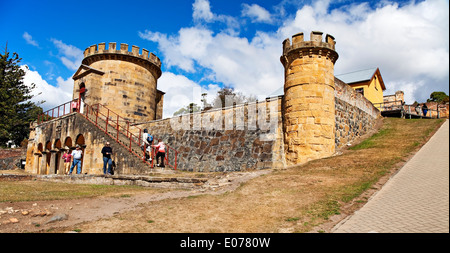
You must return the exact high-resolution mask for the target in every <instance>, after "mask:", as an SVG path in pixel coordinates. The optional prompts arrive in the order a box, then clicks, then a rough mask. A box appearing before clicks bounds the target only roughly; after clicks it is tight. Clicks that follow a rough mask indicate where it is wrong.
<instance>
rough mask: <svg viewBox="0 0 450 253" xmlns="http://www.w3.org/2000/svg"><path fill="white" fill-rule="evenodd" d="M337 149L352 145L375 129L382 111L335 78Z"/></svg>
mask: <svg viewBox="0 0 450 253" xmlns="http://www.w3.org/2000/svg"><path fill="white" fill-rule="evenodd" d="M335 107H336V115H335V116H336V119H335V124H336V133H335V134H336V135H335V144H336V149H338V148H341V147H344V146H346V145H348V144H351V143H352V142H353V141H354V140H355V139H356V138H357V137H360V136H362V135H363V134H365V133H367V132H368V131H369V130H371V129H372V128H373V126H374V125H375V122H376V120H377V119H378V118H379V117H381V114H380V111H379V110H378V109H377V108H375V106H374V105H373V104H372V103H371V102H370V101H369V100H367V99H366V98H365V97H364V96H363V95H361V94H359V93H357V92H356V91H355V90H353V88H351V87H350V86H349V85H347V84H346V83H344V82H342V81H341V80H339V79H338V78H335Z"/></svg>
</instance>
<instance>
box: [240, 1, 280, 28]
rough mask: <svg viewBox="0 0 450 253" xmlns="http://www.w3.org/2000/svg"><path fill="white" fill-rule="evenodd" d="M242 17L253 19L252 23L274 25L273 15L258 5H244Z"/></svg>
mask: <svg viewBox="0 0 450 253" xmlns="http://www.w3.org/2000/svg"><path fill="white" fill-rule="evenodd" d="M241 14H242V16H244V17H249V18H251V19H252V22H261V23H269V24H270V23H272V22H273V19H272V15H271V14H270V12H268V11H267V10H266V9H264V8H263V7H261V6H259V5H257V4H252V5H248V4H243V9H242V12H241Z"/></svg>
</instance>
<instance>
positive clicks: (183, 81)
mask: <svg viewBox="0 0 450 253" xmlns="http://www.w3.org/2000/svg"><path fill="white" fill-rule="evenodd" d="M158 89H160V90H162V91H164V92H166V94H165V95H164V108H163V112H164V114H163V118H170V117H172V115H173V113H174V112H176V111H177V110H178V109H180V108H182V107H186V106H187V105H189V104H190V103H196V104H198V105H202V103H201V99H202V97H201V94H202V93H208V94H214V95H215V94H217V91H218V90H219V89H220V88H219V87H218V86H217V85H214V84H211V85H208V86H207V87H201V86H200V85H199V84H197V83H195V82H194V81H192V80H189V79H188V78H187V77H185V76H183V75H176V74H173V73H171V72H163V73H162V75H161V77H160V78H159V79H158ZM212 99H213V98H212V97H208V101H209V102H211V101H210V100H212Z"/></svg>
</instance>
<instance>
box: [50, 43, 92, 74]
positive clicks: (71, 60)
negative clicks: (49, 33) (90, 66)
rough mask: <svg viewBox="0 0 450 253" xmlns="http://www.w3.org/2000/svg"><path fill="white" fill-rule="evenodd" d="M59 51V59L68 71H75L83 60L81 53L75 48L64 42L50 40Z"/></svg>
mask: <svg viewBox="0 0 450 253" xmlns="http://www.w3.org/2000/svg"><path fill="white" fill-rule="evenodd" d="M51 41H52V42H53V44H54V45H55V46H56V48H57V49H58V51H59V54H60V56H59V59H60V60H61V62H62V63H63V64H64V66H66V67H67V68H68V69H70V70H77V69H78V67H79V66H80V65H81V61H82V60H83V58H84V55H83V51H82V50H81V49H79V48H77V47H75V46H72V45H67V44H65V43H64V42H62V41H60V40H57V39H51Z"/></svg>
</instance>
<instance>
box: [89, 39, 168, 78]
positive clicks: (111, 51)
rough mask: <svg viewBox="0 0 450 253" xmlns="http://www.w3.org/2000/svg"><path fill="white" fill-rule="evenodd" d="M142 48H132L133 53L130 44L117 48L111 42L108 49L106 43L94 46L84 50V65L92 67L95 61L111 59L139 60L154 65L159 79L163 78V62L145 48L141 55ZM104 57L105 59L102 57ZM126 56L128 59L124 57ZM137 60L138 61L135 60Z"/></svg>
mask: <svg viewBox="0 0 450 253" xmlns="http://www.w3.org/2000/svg"><path fill="white" fill-rule="evenodd" d="M139 51H140V48H139V47H138V46H135V45H133V46H131V52H130V51H129V47H128V44H125V43H120V47H119V48H117V43H116V42H110V43H109V44H108V49H107V48H106V43H104V42H103V43H99V44H98V45H97V44H95V45H92V46H90V47H88V48H86V49H85V50H84V59H83V62H82V63H83V64H86V65H90V64H91V63H92V62H93V61H96V60H98V59H100V58H107V59H111V57H116V58H117V57H120V58H121V59H124V60H126V59H127V58H129V60H134V61H136V60H137V59H139V60H140V59H142V60H145V61H148V63H150V64H152V65H154V66H155V67H156V68H154V69H155V72H156V75H157V77H156V78H159V77H160V76H161V60H160V59H159V58H158V57H157V56H156V55H155V54H153V53H150V52H149V51H148V50H147V49H145V48H143V49H142V53H141V54H140V53H139ZM102 55H103V56H104V57H102ZM123 56H126V57H123ZM133 58H136V59H133Z"/></svg>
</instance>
